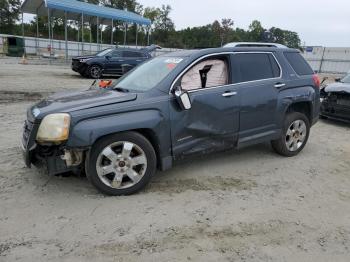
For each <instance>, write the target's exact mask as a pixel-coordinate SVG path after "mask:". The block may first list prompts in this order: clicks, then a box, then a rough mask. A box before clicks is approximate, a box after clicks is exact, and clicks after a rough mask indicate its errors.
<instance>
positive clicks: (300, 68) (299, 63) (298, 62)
mask: <svg viewBox="0 0 350 262" xmlns="http://www.w3.org/2000/svg"><path fill="white" fill-rule="evenodd" d="M284 56H285V57H286V59H287V60H288V62H289V64H290V65H291V66H292V67H293V69H294V71H295V73H297V74H298V75H300V76H305V75H313V74H314V71H313V70H312V69H311V67H310V66H309V64H308V63H307V62H306V61H305V59H304V58H303V57H302V56H301V55H300V54H299V53H296V52H293V53H292V52H285V53H284Z"/></svg>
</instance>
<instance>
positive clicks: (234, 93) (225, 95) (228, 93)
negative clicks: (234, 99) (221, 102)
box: [222, 92, 237, 97]
mask: <svg viewBox="0 0 350 262" xmlns="http://www.w3.org/2000/svg"><path fill="white" fill-rule="evenodd" d="M235 95H237V92H225V93H223V94H222V96H223V97H231V96H235Z"/></svg>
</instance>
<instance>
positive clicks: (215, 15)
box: [26, 0, 350, 47]
mask: <svg viewBox="0 0 350 262" xmlns="http://www.w3.org/2000/svg"><path fill="white" fill-rule="evenodd" d="M138 2H139V3H141V4H142V5H144V6H145V7H146V6H154V7H160V6H161V5H162V4H169V5H171V7H172V8H173V11H172V12H171V15H170V16H171V18H172V19H173V21H174V22H175V25H176V29H183V28H186V27H193V26H201V25H206V24H209V23H212V22H213V21H214V20H221V19H222V18H231V19H232V20H233V21H234V22H235V27H240V28H244V29H248V26H249V24H250V23H251V22H252V21H253V20H259V21H260V22H261V23H262V25H263V27H264V28H271V27H273V26H274V27H279V28H282V29H285V30H291V31H295V32H297V33H298V34H299V36H300V38H301V40H302V44H304V43H305V44H306V45H314V46H315V45H316V46H327V47H350V0H333V1H330V0H318V1H310V0H279V1H278V0H214V1H213V0H161V1H159V0H138ZM28 19H30V16H26V20H28Z"/></svg>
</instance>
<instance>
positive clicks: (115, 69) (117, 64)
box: [104, 50, 124, 75]
mask: <svg viewBox="0 0 350 262" xmlns="http://www.w3.org/2000/svg"><path fill="white" fill-rule="evenodd" d="M123 63H124V58H123V57H122V52H121V51H119V50H114V51H112V52H111V53H109V55H108V56H107V57H106V66H105V71H104V73H106V74H117V75H119V74H121V72H122V64H123Z"/></svg>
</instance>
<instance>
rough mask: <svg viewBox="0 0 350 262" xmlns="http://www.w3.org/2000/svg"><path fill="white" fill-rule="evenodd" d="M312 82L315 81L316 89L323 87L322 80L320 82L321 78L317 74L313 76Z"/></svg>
mask: <svg viewBox="0 0 350 262" xmlns="http://www.w3.org/2000/svg"><path fill="white" fill-rule="evenodd" d="M312 80H314V85H315V86H316V87H318V88H320V86H321V80H320V78H319V76H318V75H317V74H314V75H313V76H312Z"/></svg>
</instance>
